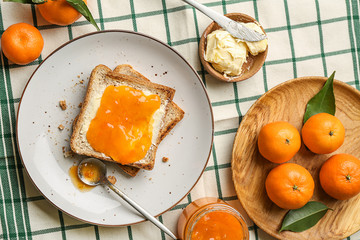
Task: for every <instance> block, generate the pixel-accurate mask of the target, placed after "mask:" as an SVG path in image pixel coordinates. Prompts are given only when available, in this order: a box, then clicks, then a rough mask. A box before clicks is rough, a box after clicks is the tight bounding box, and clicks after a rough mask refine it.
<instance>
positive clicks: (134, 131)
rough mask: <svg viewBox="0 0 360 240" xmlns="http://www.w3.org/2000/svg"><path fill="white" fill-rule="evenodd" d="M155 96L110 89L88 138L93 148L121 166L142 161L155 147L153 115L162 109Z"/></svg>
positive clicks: (117, 88) (104, 95)
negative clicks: (152, 145) (151, 148)
mask: <svg viewBox="0 0 360 240" xmlns="http://www.w3.org/2000/svg"><path fill="white" fill-rule="evenodd" d="M160 104H161V99H160V97H159V96H158V95H156V94H151V95H145V94H144V93H143V92H142V91H141V90H137V89H134V88H132V87H129V86H116V87H115V86H108V87H107V88H106V89H105V91H104V94H103V96H102V98H101V102H100V107H99V109H98V110H97V113H96V116H95V118H94V119H93V120H91V122H90V126H89V129H88V132H87V135H86V138H87V140H88V142H89V143H90V145H91V147H92V148H93V149H94V150H96V151H98V152H102V153H104V154H106V155H107V156H110V157H111V158H112V159H113V160H114V161H116V162H119V163H121V164H129V163H133V162H136V161H139V160H141V159H143V158H144V157H145V155H146V153H147V151H148V150H149V148H150V146H151V143H152V141H151V140H152V130H153V129H152V124H153V122H154V120H153V114H154V113H155V112H156V110H158V109H159V108H160Z"/></svg>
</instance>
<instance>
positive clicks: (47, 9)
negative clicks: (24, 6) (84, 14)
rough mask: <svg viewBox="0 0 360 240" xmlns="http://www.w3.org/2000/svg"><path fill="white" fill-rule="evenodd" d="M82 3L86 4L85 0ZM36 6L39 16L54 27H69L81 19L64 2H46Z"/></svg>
mask: <svg viewBox="0 0 360 240" xmlns="http://www.w3.org/2000/svg"><path fill="white" fill-rule="evenodd" d="M83 1H84V2H85V3H87V0H83ZM36 6H37V8H38V9H39V12H40V14H41V16H42V17H43V18H44V19H45V20H46V21H48V22H49V23H52V24H55V25H60V26H66V25H70V24H72V23H74V22H75V21H76V20H78V19H79V18H80V17H81V14H80V13H79V12H78V11H77V10H76V9H75V8H73V7H72V6H71V5H70V4H69V3H68V2H67V1H66V0H56V1H55V0H48V1H47V2H45V3H42V4H38V5H36Z"/></svg>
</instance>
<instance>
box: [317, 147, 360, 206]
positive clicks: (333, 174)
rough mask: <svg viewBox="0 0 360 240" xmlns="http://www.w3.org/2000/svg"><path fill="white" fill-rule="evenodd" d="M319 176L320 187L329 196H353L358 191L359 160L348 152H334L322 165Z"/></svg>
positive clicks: (359, 189) (359, 188) (343, 198)
mask: <svg viewBox="0 0 360 240" xmlns="http://www.w3.org/2000/svg"><path fill="white" fill-rule="evenodd" d="M319 177H320V184H321V186H322V188H323V189H324V191H325V192H326V193H327V194H328V195H330V196H331V197H333V198H335V199H339V200H346V199H349V198H351V197H354V196H355V195H357V194H358V193H359V192H360V160H359V159H357V158H356V157H354V156H352V155H350V154H344V153H342V154H336V155H334V156H332V157H330V158H329V159H328V160H326V161H325V163H324V164H323V165H322V167H321V169H320V174H319Z"/></svg>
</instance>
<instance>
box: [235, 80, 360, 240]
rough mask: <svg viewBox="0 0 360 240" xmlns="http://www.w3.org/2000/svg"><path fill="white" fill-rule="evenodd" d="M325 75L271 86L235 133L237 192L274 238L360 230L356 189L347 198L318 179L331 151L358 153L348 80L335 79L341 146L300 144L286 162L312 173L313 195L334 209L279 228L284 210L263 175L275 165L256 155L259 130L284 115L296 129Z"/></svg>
mask: <svg viewBox="0 0 360 240" xmlns="http://www.w3.org/2000/svg"><path fill="white" fill-rule="evenodd" d="M326 79H327V78H325V77H303V78H297V79H293V80H290V81H287V82H285V83H282V84H280V85H278V86H276V87H274V88H272V89H271V90H270V91H268V92H266V93H265V94H264V95H263V96H261V97H260V98H259V99H258V100H257V101H256V102H255V103H254V104H253V106H252V107H251V108H250V109H249V110H248V112H247V113H246V115H245V117H244V118H243V120H242V122H241V124H240V126H239V129H238V131H237V134H236V137H235V141H234V146H233V152H232V162H231V167H232V174H233V176H232V177H233V181H234V186H235V190H236V193H237V196H238V198H239V200H240V202H241V204H242V206H243V207H244V209H245V211H246V212H247V214H248V215H249V217H250V218H251V219H252V220H253V221H254V223H255V224H256V225H257V226H259V227H260V228H261V229H263V230H264V231H265V232H267V233H269V234H270V235H272V236H274V237H276V238H277V239H294V240H296V239H344V238H346V237H347V236H349V235H351V234H353V233H355V232H356V231H358V230H359V229H360V194H358V195H357V196H355V197H353V198H351V199H349V200H344V201H340V200H336V199H334V198H331V197H330V196H328V195H327V194H326V193H325V192H324V190H323V189H322V188H321V185H320V180H319V171H320V167H321V165H322V164H323V163H324V161H326V159H328V158H329V157H330V156H332V155H335V154H338V153H348V154H351V155H353V156H355V157H357V158H360V148H359V145H360V138H359V136H360V92H359V91H358V90H356V89H355V88H353V87H351V86H350V85H348V84H346V83H343V82H340V81H336V80H334V93H335V101H336V113H335V116H336V117H337V118H339V119H340V121H341V122H342V123H343V125H344V127H345V140H344V143H343V145H342V146H341V147H340V148H339V149H338V150H336V151H335V152H333V153H331V154H314V153H312V152H310V151H309V150H307V149H306V147H305V146H304V145H303V144H302V146H301V148H300V150H299V152H298V153H297V154H296V155H295V156H294V157H293V158H292V159H291V160H290V161H289V162H293V163H297V164H299V165H301V166H303V167H305V168H306V169H307V170H309V172H310V173H311V175H312V177H313V178H314V182H315V190H314V195H313V197H312V199H311V200H312V201H319V202H322V203H324V204H325V205H326V206H328V207H330V208H331V209H333V210H332V211H328V212H327V213H326V214H325V216H324V217H323V218H322V219H321V220H320V221H319V222H318V223H317V224H316V225H315V226H314V227H312V228H310V229H308V230H306V231H303V232H299V233H295V232H290V231H284V232H281V233H279V229H280V226H281V223H282V221H283V219H284V216H285V214H286V213H287V210H284V209H281V208H279V207H278V206H276V205H275V204H274V203H272V201H271V200H270V199H269V197H268V196H267V194H266V190H265V179H266V176H267V174H268V173H269V172H270V170H271V169H272V168H274V167H275V166H278V164H275V163H272V162H270V161H268V160H266V159H265V158H263V157H262V156H261V155H260V153H259V150H258V147H257V137H258V134H259V132H260V129H261V128H262V127H263V126H264V125H265V124H267V123H270V122H275V121H280V120H283V121H287V122H289V123H291V124H292V125H294V126H295V127H296V128H297V129H298V130H299V131H300V130H301V127H302V120H303V116H304V112H305V108H306V104H307V102H308V101H309V100H310V99H311V98H312V97H313V96H314V95H315V94H316V93H317V92H318V91H319V90H320V89H321V88H322V86H323V85H324V83H325V81H326Z"/></svg>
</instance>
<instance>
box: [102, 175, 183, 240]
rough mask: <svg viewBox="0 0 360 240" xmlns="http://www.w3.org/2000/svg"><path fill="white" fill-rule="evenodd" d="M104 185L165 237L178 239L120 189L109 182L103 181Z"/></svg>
mask: <svg viewBox="0 0 360 240" xmlns="http://www.w3.org/2000/svg"><path fill="white" fill-rule="evenodd" d="M105 184H106V185H107V186H108V187H109V188H110V189H111V190H113V191H114V192H115V193H116V194H117V195H119V196H120V197H121V198H122V199H124V200H125V201H126V202H127V203H128V204H130V205H131V206H132V207H133V208H135V209H136V210H137V211H138V212H139V213H141V214H142V215H143V216H144V217H145V218H147V219H148V220H149V221H151V222H152V223H154V224H155V225H156V226H157V227H158V228H160V229H161V230H163V231H164V232H165V233H166V234H167V235H169V236H170V237H172V238H173V239H178V238H177V237H176V236H175V235H174V234H173V233H172V232H171V231H170V230H169V229H168V228H167V227H165V225H164V224H162V223H161V222H160V221H159V220H157V219H156V218H154V217H153V216H152V215H151V214H150V213H148V212H147V211H146V210H145V209H143V208H142V207H140V206H139V205H138V204H137V203H136V202H134V200H132V199H130V198H129V197H128V196H126V195H125V193H123V192H122V191H121V190H120V189H118V188H117V187H115V186H114V185H113V184H112V183H111V182H109V181H108V180H107V179H106V180H105Z"/></svg>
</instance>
